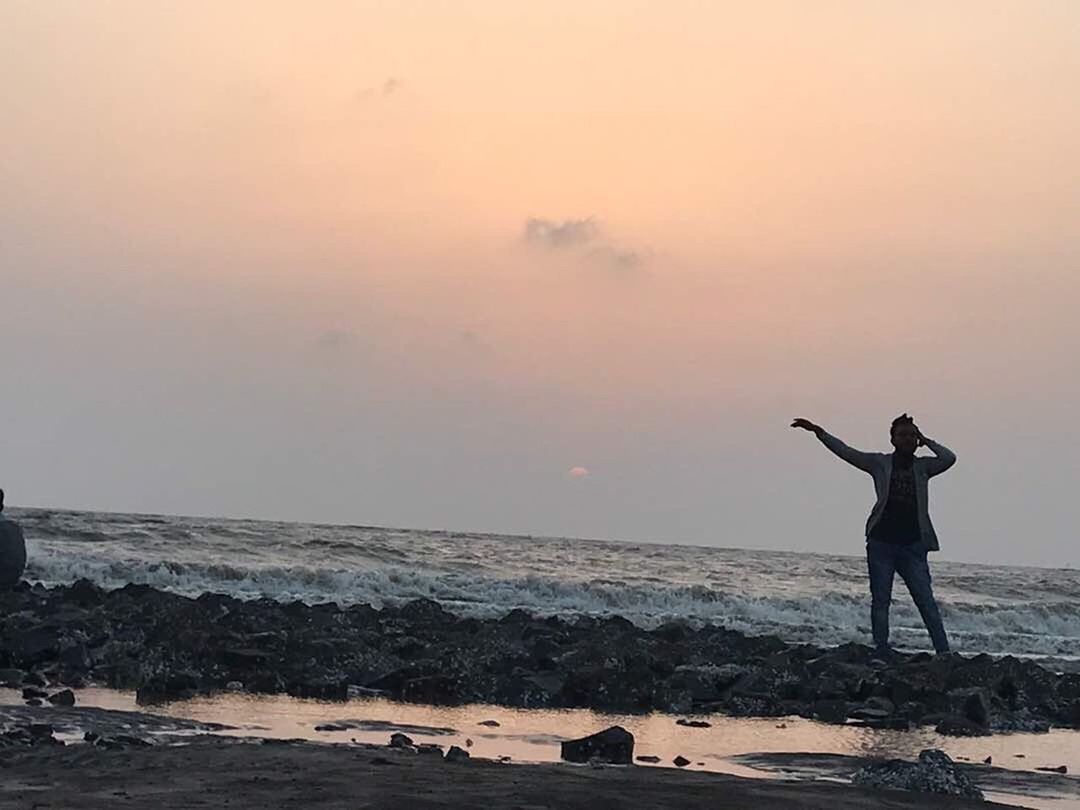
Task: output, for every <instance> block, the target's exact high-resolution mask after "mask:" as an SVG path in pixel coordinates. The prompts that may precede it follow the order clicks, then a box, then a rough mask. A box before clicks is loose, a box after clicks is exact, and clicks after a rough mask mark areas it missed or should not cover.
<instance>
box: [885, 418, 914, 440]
mask: <svg viewBox="0 0 1080 810" xmlns="http://www.w3.org/2000/svg"><path fill="white" fill-rule="evenodd" d="M901 425H911V426H912V427H914V426H915V420H914V419H912V418H911V417H910V416H908V415H907V414H906V413H902V414H900V415H899V416H898V417H896V418H895V419H893V420H892V427H890V428H889V435H890V436H894V435H896V429H897V428H898V427H900V426H901Z"/></svg>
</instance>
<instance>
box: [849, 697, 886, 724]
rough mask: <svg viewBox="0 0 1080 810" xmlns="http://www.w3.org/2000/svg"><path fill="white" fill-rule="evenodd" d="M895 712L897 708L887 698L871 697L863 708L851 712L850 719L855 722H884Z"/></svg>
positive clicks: (858, 707)
mask: <svg viewBox="0 0 1080 810" xmlns="http://www.w3.org/2000/svg"><path fill="white" fill-rule="evenodd" d="M895 711H896V706H895V705H893V702H892V701H891V700H889V699H888V698H887V697H871V698H868V699H867V700H866V702H865V703H863V704H862V705H861V706H856V707H855V708H854V709H852V710H850V711H849V712H848V717H850V718H852V719H854V720H884V719H885V718H887V717H891V716H892V715H893V713H894V712H895Z"/></svg>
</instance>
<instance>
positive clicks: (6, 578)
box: [0, 515, 26, 587]
mask: <svg viewBox="0 0 1080 810" xmlns="http://www.w3.org/2000/svg"><path fill="white" fill-rule="evenodd" d="M24 570H26V541H25V540H24V539H23V532H22V529H21V528H20V527H19V524H18V523H16V522H14V521H12V520H5V519H4V516H3V515H0V587H7V586H10V585H14V584H15V583H16V582H18V581H19V578H20V577H21V576H22V575H23V571H24Z"/></svg>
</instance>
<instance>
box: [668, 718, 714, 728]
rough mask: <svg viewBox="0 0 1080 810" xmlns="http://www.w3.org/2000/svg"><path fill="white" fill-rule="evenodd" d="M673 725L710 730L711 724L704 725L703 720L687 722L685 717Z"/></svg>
mask: <svg viewBox="0 0 1080 810" xmlns="http://www.w3.org/2000/svg"><path fill="white" fill-rule="evenodd" d="M675 725H677V726H686V727H687V728H712V723H706V722H705V721H704V720H687V719H686V718H685V717H680V718H679V719H678V720H676V721H675Z"/></svg>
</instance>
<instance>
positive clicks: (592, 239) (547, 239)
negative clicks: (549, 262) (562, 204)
mask: <svg viewBox="0 0 1080 810" xmlns="http://www.w3.org/2000/svg"><path fill="white" fill-rule="evenodd" d="M523 238H524V240H525V241H526V242H528V243H530V244H533V245H540V246H542V247H545V248H548V249H549V250H571V249H578V252H579V255H581V256H582V257H583V258H585V259H586V260H588V261H592V262H595V263H598V264H603V265H606V266H607V267H609V268H610V269H612V270H616V271H620V272H626V271H630V270H639V269H641V267H642V266H643V265H644V264H645V256H644V255H643V254H642V253H641V251H638V250H634V249H632V248H626V247H622V246H621V245H617V244H614V243H613V242H610V241H608V240H607V239H605V238H604V234H603V231H602V229H601V227H600V225H599V224H598V222H597V220H596V217H586V218H584V219H565V220H563V221H561V222H559V221H558V220H553V219H543V218H541V217H530V218H529V219H527V220H525V230H524V236H523Z"/></svg>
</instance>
